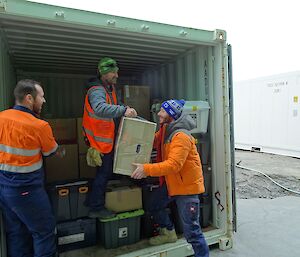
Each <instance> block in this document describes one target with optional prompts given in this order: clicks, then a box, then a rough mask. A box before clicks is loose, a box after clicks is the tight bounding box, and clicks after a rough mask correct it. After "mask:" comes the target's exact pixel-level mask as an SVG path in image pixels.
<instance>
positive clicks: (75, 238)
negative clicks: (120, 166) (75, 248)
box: [58, 233, 84, 245]
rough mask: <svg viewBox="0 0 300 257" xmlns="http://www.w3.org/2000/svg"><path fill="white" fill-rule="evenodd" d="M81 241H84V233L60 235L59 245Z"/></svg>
mask: <svg viewBox="0 0 300 257" xmlns="http://www.w3.org/2000/svg"><path fill="white" fill-rule="evenodd" d="M80 241H84V233H79V234H74V235H69V236H62V237H59V238H58V245H66V244H71V243H76V242H80Z"/></svg>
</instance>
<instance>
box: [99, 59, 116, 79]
mask: <svg viewBox="0 0 300 257" xmlns="http://www.w3.org/2000/svg"><path fill="white" fill-rule="evenodd" d="M98 70H99V72H100V74H101V75H104V74H106V73H109V72H117V71H118V70H119V68H118V66H117V62H116V61H115V60H114V59H112V58H109V57H104V58H102V59H101V60H100V61H99V63H98Z"/></svg>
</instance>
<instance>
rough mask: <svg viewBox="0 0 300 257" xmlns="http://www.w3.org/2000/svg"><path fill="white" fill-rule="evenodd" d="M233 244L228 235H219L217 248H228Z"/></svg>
mask: <svg viewBox="0 0 300 257" xmlns="http://www.w3.org/2000/svg"><path fill="white" fill-rule="evenodd" d="M232 246H233V242H232V238H230V237H221V238H220V239H219V248H220V250H223V251H225V250H227V249H230V248H232Z"/></svg>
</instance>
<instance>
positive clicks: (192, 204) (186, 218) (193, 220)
mask: <svg viewBox="0 0 300 257" xmlns="http://www.w3.org/2000/svg"><path fill="white" fill-rule="evenodd" d="M151 198H152V199H155V201H153V208H151V210H149V211H150V212H151V213H152V215H153V218H154V221H155V222H157V223H158V224H159V225H160V227H162V228H164V227H166V228H167V229H169V230H171V229H173V228H174V225H173V223H172V221H171V219H170V216H169V213H168V212H167V210H166V208H167V206H168V204H169V203H170V202H172V201H175V202H176V205H177V209H178V213H179V218H180V220H181V222H182V225H183V234H184V237H185V238H186V240H187V242H188V243H190V244H191V245H192V247H193V249H194V253H195V257H208V256H209V248H208V245H207V243H206V241H205V238H204V236H203V233H202V230H201V227H200V221H199V220H200V201H199V196H198V195H178V196H172V197H169V196H168V191H167V187H166V185H165V184H164V185H163V186H162V187H160V188H158V189H156V190H154V191H153V195H152V197H151Z"/></svg>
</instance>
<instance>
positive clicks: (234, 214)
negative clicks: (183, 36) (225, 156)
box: [227, 45, 236, 232]
mask: <svg viewBox="0 0 300 257" xmlns="http://www.w3.org/2000/svg"><path fill="white" fill-rule="evenodd" d="M227 49H228V78H229V111H230V146H231V174H232V175H231V184H232V212H233V213H232V216H233V229H234V231H235V232H236V195H235V148H234V126H233V125H234V124H233V121H234V116H233V83H232V52H231V45H228V47H227Z"/></svg>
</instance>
